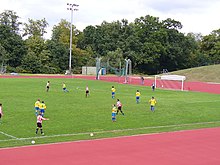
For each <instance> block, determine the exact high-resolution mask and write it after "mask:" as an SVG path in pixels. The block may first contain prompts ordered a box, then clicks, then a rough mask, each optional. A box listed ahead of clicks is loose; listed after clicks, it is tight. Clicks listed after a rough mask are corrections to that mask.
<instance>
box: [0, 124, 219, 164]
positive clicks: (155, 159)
mask: <svg viewBox="0 0 220 165" xmlns="http://www.w3.org/2000/svg"><path fill="white" fill-rule="evenodd" d="M219 137H220V128H208V129H198V130H190V131H180V132H169V133H159V134H151V135H139V136H130V137H120V138H111V139H99V140H89V141H80V142H65V143H57V144H49V145H36V146H34V145H33V146H27V147H18V148H6V149H0V164H2V165H39V164H40V165H44V164H45V165H112V164H114V165H135V164H137V165H147V164H149V165H219V164H220V156H219V153H220V138H219Z"/></svg>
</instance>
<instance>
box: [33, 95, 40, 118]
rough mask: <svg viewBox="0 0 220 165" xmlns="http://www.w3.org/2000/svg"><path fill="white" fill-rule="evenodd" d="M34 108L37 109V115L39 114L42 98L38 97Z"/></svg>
mask: <svg viewBox="0 0 220 165" xmlns="http://www.w3.org/2000/svg"><path fill="white" fill-rule="evenodd" d="M34 109H35V115H36V116H37V115H38V111H39V110H40V99H37V101H36V102H35V103H34Z"/></svg>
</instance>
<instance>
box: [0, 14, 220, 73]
mask: <svg viewBox="0 0 220 165" xmlns="http://www.w3.org/2000/svg"><path fill="white" fill-rule="evenodd" d="M182 26H183V25H182V24H181V22H179V21H176V20H174V19H171V18H167V19H166V20H160V19H159V18H158V17H154V16H150V15H146V16H141V17H140V18H136V19H135V20H134V21H133V22H130V23H129V22H128V20H126V19H122V20H120V21H119V20H117V21H113V22H106V21H103V22H102V23H101V25H96V26H87V27H86V28H85V29H84V30H83V31H80V30H78V29H77V28H76V27H75V26H74V25H72V28H73V36H72V62H73V64H72V72H73V73H80V72H81V67H82V66H95V64H96V58H97V57H98V58H102V62H106V63H107V62H108V63H109V64H110V65H111V66H113V67H115V68H118V67H121V65H123V64H124V61H125V60H124V59H130V60H131V61H132V68H133V72H135V73H139V74H156V73H158V72H160V71H161V70H163V69H167V70H169V71H175V70H180V69H186V68H191V67H197V66H202V65H210V64H219V63H220V29H218V30H213V31H212V32H211V33H210V34H209V35H206V36H202V35H201V34H200V33H197V34H194V33H188V34H184V33H181V32H180V30H181V28H182ZM47 27H48V23H47V21H46V20H45V19H44V18H43V19H41V20H33V19H31V18H29V19H28V23H22V22H19V16H18V15H17V14H16V12H14V11H10V10H6V11H4V12H3V13H1V14H0V64H1V65H2V66H3V65H5V66H7V71H8V72H18V73H65V70H67V69H68V63H69V43H70V28H71V24H70V22H68V21H67V20H64V19H61V21H60V22H59V23H58V24H57V25H54V26H53V29H52V35H51V38H50V39H45V38H44V35H45V33H46V28H47Z"/></svg>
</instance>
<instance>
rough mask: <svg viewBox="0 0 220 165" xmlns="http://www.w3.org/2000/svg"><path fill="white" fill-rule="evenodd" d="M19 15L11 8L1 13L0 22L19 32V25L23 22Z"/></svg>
mask: <svg viewBox="0 0 220 165" xmlns="http://www.w3.org/2000/svg"><path fill="white" fill-rule="evenodd" d="M18 18H19V16H17V14H16V12H13V11H11V10H5V11H4V12H3V13H1V14H0V24H1V25H5V26H7V27H10V30H11V31H12V32H14V33H18V32H19V30H20V28H19V26H20V25H21V24H22V23H21V22H19V21H18Z"/></svg>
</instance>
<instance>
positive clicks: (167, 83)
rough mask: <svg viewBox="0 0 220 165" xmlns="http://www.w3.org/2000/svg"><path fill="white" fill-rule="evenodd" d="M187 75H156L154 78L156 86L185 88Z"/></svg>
mask: <svg viewBox="0 0 220 165" xmlns="http://www.w3.org/2000/svg"><path fill="white" fill-rule="evenodd" d="M185 80H186V77H185V76H180V75H162V76H159V75H156V76H155V80H154V85H155V88H166V89H176V90H182V91H183V90H184V81H185Z"/></svg>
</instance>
